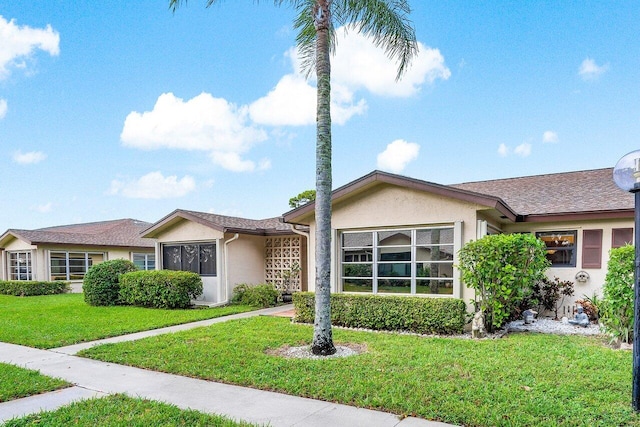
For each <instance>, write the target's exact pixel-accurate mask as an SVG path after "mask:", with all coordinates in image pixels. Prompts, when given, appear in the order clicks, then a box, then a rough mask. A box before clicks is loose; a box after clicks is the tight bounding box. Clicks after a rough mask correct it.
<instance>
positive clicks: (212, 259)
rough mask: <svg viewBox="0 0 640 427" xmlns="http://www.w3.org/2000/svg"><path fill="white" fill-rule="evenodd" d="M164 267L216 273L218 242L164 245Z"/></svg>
mask: <svg viewBox="0 0 640 427" xmlns="http://www.w3.org/2000/svg"><path fill="white" fill-rule="evenodd" d="M162 268H163V269H165V270H181V271H193V272H194V273H198V274H199V275H201V276H215V275H216V271H217V270H216V244H215V243H192V244H176V245H163V246H162Z"/></svg>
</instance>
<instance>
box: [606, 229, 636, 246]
mask: <svg viewBox="0 0 640 427" xmlns="http://www.w3.org/2000/svg"><path fill="white" fill-rule="evenodd" d="M632 244H633V228H614V229H613V230H611V247H612V248H619V247H622V246H624V245H632Z"/></svg>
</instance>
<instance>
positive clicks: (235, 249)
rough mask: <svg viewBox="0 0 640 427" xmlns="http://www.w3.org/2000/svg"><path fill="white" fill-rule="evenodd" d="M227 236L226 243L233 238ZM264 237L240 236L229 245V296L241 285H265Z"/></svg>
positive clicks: (230, 235) (231, 235)
mask: <svg viewBox="0 0 640 427" xmlns="http://www.w3.org/2000/svg"><path fill="white" fill-rule="evenodd" d="M233 237H234V235H233V234H229V233H227V234H225V237H224V238H225V241H227V240H229V239H231V238H233ZM264 239H265V238H264V237H263V236H252V235H247V234H240V235H239V237H238V239H237V240H234V241H232V242H230V243H229V244H228V245H227V250H228V253H227V256H228V259H227V266H228V271H227V280H228V283H227V287H228V291H229V295H231V292H232V291H233V288H234V287H235V286H236V285H238V284H241V283H248V284H254V285H255V284H259V283H264Z"/></svg>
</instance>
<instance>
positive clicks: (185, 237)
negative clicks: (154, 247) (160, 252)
mask: <svg viewBox="0 0 640 427" xmlns="http://www.w3.org/2000/svg"><path fill="white" fill-rule="evenodd" d="M222 238H224V235H223V233H222V231H219V230H214V229H213V228H211V227H207V226H204V225H202V224H198V223H197V222H193V221H188V220H183V221H180V222H179V223H177V224H175V225H174V226H173V227H169V228H167V229H166V230H163V231H162V233H161V234H158V235H157V239H158V242H162V243H166V242H191V241H193V242H196V241H197V242H208V241H213V240H217V239H222Z"/></svg>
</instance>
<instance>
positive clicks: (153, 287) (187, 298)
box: [120, 270, 202, 308]
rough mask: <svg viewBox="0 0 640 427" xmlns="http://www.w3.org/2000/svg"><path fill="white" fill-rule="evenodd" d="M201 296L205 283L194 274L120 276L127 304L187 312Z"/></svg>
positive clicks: (165, 272) (160, 272)
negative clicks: (194, 300) (181, 309)
mask: <svg viewBox="0 0 640 427" xmlns="http://www.w3.org/2000/svg"><path fill="white" fill-rule="evenodd" d="M200 295H202V279H201V278H200V276H199V275H198V274H197V273H193V272H191V271H173V270H151V271H134V272H132V273H126V274H123V275H122V276H120V299H121V301H122V302H123V303H124V304H130V305H137V306H141V307H153V308H188V307H189V306H191V300H192V299H196V298H197V297H198V296H200Z"/></svg>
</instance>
